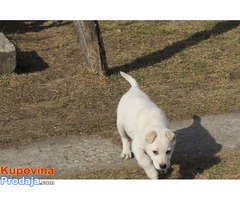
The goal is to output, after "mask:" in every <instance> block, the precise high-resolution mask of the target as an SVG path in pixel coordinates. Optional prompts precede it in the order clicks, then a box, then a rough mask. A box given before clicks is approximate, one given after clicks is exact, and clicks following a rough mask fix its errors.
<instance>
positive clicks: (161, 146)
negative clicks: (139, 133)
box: [146, 129, 176, 173]
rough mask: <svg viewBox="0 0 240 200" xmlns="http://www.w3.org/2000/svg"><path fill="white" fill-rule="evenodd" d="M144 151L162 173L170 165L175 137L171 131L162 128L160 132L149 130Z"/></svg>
mask: <svg viewBox="0 0 240 200" xmlns="http://www.w3.org/2000/svg"><path fill="white" fill-rule="evenodd" d="M146 143H147V145H146V153H147V154H148V156H149V157H150V158H151V160H152V161H153V165H154V167H155V168H156V169H157V170H159V171H162V172H164V173H166V172H167V169H168V168H169V167H170V165H171V162H170V159H171V156H172V153H173V151H174V147H175V143H176V137H175V134H174V132H173V131H171V130H169V129H164V130H163V131H161V132H160V133H157V132H155V131H151V132H149V133H148V134H147V136H146Z"/></svg>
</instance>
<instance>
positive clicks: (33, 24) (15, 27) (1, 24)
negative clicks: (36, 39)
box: [0, 20, 72, 34]
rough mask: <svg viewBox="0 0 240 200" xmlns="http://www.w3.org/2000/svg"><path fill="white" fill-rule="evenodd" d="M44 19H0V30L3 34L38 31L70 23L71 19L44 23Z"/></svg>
mask: <svg viewBox="0 0 240 200" xmlns="http://www.w3.org/2000/svg"><path fill="white" fill-rule="evenodd" d="M45 22H46V21H40V20H38V21H20V20H19V21H0V31H1V32H3V33H5V34H11V33H26V32H39V31H42V30H44V29H47V28H52V27H59V26H62V25H66V24H69V23H72V22H71V21H53V22H52V23H50V24H49V25H44V23H45Z"/></svg>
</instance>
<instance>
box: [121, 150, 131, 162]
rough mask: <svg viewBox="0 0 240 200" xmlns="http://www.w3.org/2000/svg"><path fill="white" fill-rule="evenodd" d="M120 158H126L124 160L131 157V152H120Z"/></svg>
mask: <svg viewBox="0 0 240 200" xmlns="http://www.w3.org/2000/svg"><path fill="white" fill-rule="evenodd" d="M121 158H123V159H126V160H127V159H131V158H132V152H131V151H128V152H125V151H123V152H122V153H121Z"/></svg>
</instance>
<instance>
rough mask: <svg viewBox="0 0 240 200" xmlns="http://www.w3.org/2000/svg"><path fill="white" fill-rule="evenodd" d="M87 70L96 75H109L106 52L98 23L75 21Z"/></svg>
mask: <svg viewBox="0 0 240 200" xmlns="http://www.w3.org/2000/svg"><path fill="white" fill-rule="evenodd" d="M74 25H75V27H76V30H77V33H78V39H79V42H80V45H81V48H82V50H83V53H84V55H85V58H86V62H87V68H88V69H89V70H90V71H93V72H94V73H99V74H106V73H107V69H108V66H107V59H106V52H105V49H104V45H103V40H102V36H101V31H100V28H99V25H98V21H74Z"/></svg>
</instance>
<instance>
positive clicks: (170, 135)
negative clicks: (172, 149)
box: [165, 129, 176, 142]
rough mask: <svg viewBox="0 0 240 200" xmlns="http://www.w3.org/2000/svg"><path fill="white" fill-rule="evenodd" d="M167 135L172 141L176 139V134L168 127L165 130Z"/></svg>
mask: <svg viewBox="0 0 240 200" xmlns="http://www.w3.org/2000/svg"><path fill="white" fill-rule="evenodd" d="M165 136H166V137H167V138H168V139H169V140H170V141H174V142H175V141H176V136H175V134H174V132H173V131H171V130H169V129H167V130H165Z"/></svg>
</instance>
